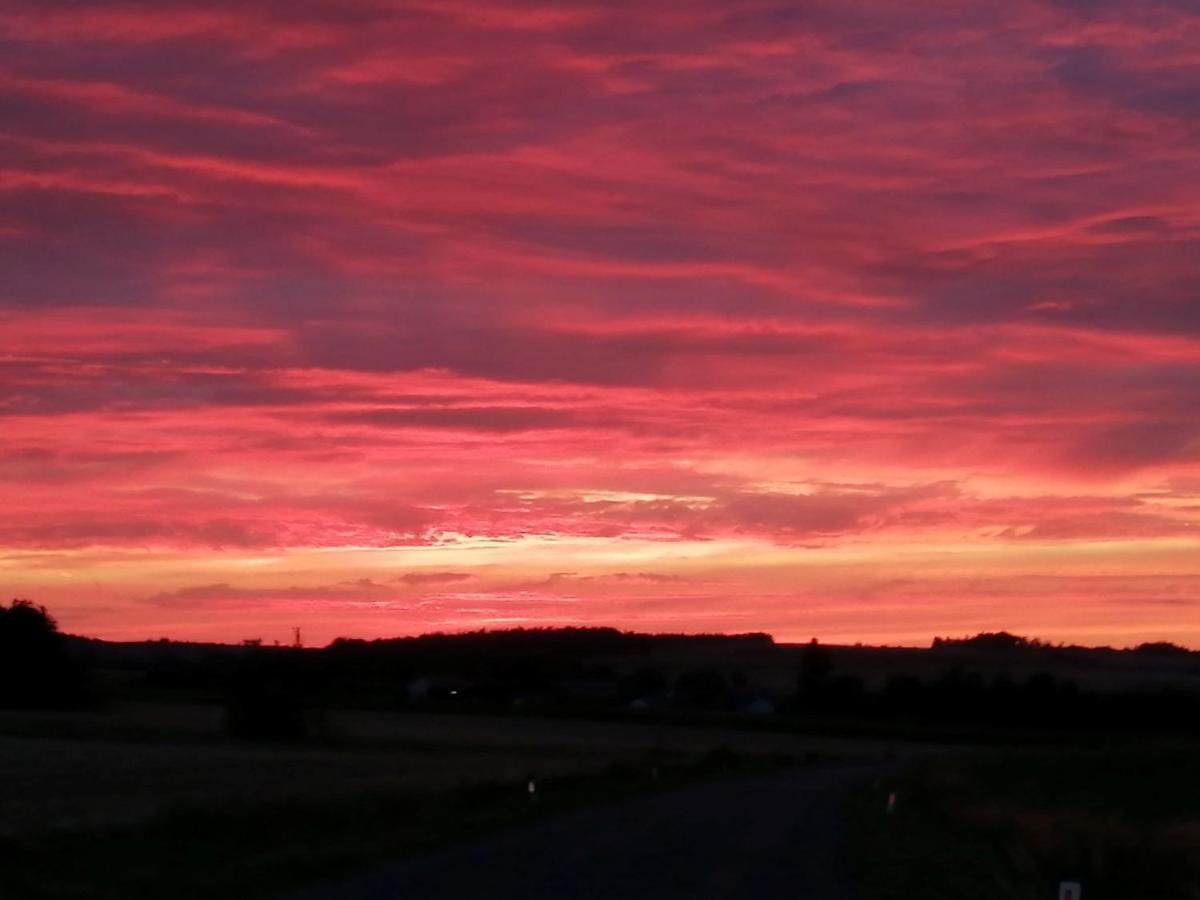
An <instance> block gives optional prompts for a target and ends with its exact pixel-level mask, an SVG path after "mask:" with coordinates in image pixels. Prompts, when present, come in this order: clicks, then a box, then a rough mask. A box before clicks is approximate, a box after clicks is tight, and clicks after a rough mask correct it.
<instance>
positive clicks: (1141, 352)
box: [0, 0, 1200, 646]
mask: <svg viewBox="0 0 1200 900" xmlns="http://www.w3.org/2000/svg"><path fill="white" fill-rule="evenodd" d="M643 6H644V8H638V9H633V8H626V7H621V6H619V5H613V4H599V3H588V2H578V3H576V2H558V3H553V4H538V3H533V2H505V3H492V2H484V0H478V2H476V0H418V2H411V3H403V4H401V3H394V2H383V0H353V2H345V0H339V2H332V0H301V2H293V3H289V4H274V3H242V2H239V3H232V2H221V0H218V2H205V3H199V2H186V0H165V2H163V0H159V2H154V3H151V2H141V0H126V2H103V3H101V2H96V0H74V2H71V3H61V4H56V5H54V6H53V7H47V6H46V5H45V4H35V3H29V2H19V0H18V2H0V60H2V62H0V116H2V117H3V121H4V122H5V128H4V129H3V133H2V134H0V271H2V272H3V273H4V277H3V278H2V279H0V508H3V509H5V510H6V511H7V512H6V514H5V516H4V517H3V518H2V519H0V587H4V588H6V589H9V590H10V592H13V593H23V594H29V595H32V596H34V597H35V598H37V599H40V600H44V602H48V603H52V604H54V603H58V604H59V605H60V606H61V608H62V609H63V610H65V612H64V613H63V615H62V617H63V619H64V621H65V624H67V625H68V626H71V627H77V628H79V629H81V630H87V631H90V632H93V633H103V634H108V635H114V636H142V635H146V634H158V633H160V632H168V633H172V634H177V635H180V636H188V635H194V636H206V637H221V638H225V639H237V638H241V637H245V636H252V635H248V634H246V633H245V632H250V631H261V632H265V633H267V634H278V635H280V636H282V635H285V634H286V633H287V629H288V628H289V627H290V626H292V625H296V624H306V623H312V624H311V628H310V631H312V632H313V633H314V636H317V637H320V638H325V637H332V636H334V635H335V634H339V633H379V634H383V633H389V632H394V631H412V630H422V629H425V628H432V627H469V626H471V625H474V624H493V623H510V622H561V621H589V622H590V621H595V622H612V623H615V624H620V625H626V626H633V627H672V628H676V629H712V628H724V627H730V628H734V627H736V628H739V629H745V628H754V629H761V630H768V631H774V632H776V633H778V634H779V635H780V636H782V637H807V636H808V635H810V634H818V635H821V636H823V637H827V638H830V639H842V640H855V639H860V638H862V639H867V638H870V639H875V640H896V641H913V640H922V639H924V638H926V637H928V636H930V635H932V634H934V633H950V632H955V631H966V630H971V629H974V628H999V627H1005V628H1017V627H1024V628H1025V629H1026V630H1029V631H1031V632H1035V633H1037V634H1039V635H1041V636H1043V637H1048V638H1055V639H1103V640H1113V641H1116V642H1122V641H1129V640H1136V639H1139V638H1141V637H1143V636H1154V637H1166V638H1169V639H1174V640H1179V641H1181V642H1184V643H1191V644H1194V645H1197V646H1200V610H1198V609H1197V608H1196V607H1195V606H1189V605H1188V604H1189V603H1191V602H1192V601H1197V602H1200V595H1198V594H1197V593H1196V592H1195V591H1194V588H1195V587H1196V578H1197V577H1198V576H1200V533H1198V532H1200V525H1198V524H1197V523H1198V522H1200V414H1198V411H1200V296H1198V294H1200V252H1197V245H1198V240H1197V239H1198V237H1200V153H1198V152H1197V150H1196V148H1197V146H1198V143H1197V142H1198V139H1200V130H1198V126H1197V122H1198V121H1200V119H1198V116H1200V101H1198V100H1197V98H1198V97H1200V51H1197V49H1196V48H1197V47H1200V15H1198V14H1197V13H1196V12H1195V10H1194V9H1191V8H1190V6H1189V5H1188V4H1184V3H1178V2H1171V0H1159V2H1149V3H1137V4H1134V3H1121V2H1110V3H1075V2H1066V0H1039V2H1026V0H1022V2H1017V3H1011V4H1001V5H996V4H984V3H967V4H958V5H956V6H955V7H954V8H953V9H952V10H951V9H947V8H943V7H941V6H929V7H927V8H920V9H915V8H912V7H911V5H908V6H897V5H896V4H893V3H887V2H882V0H863V2H860V3H855V4H853V5H852V6H851V7H847V6H846V5H845V4H843V3H806V4H803V6H797V5H796V4H792V3H776V2H771V0H764V2H754V3H746V4H729V3H695V2H689V3H676V2H673V0H664V2H659V3H654V4H649V5H648V6H647V5H643ZM437 573H442V574H443V575H444V574H447V573H453V574H455V575H456V576H461V578H459V579H458V580H454V581H451V580H447V579H444V578H438V577H433V576H434V575H436V574H437ZM638 573H640V575H639V574H638ZM622 575H623V576H624V577H619V576H622ZM635 575H636V577H635ZM426 576H429V577H426ZM560 576H561V577H560ZM398 578H399V579H400V580H397V579H398ZM405 578H408V580H404V579H405ZM1089 579H1099V580H1089ZM889 592H890V593H889ZM1165 599H1169V600H1170V601H1171V602H1164V600H1165ZM301 620H303V621H301Z"/></svg>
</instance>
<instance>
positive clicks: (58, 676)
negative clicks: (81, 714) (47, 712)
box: [0, 600, 89, 708]
mask: <svg viewBox="0 0 1200 900" xmlns="http://www.w3.org/2000/svg"><path fill="white" fill-rule="evenodd" d="M88 699H89V695H88V689H87V678H86V673H85V671H84V668H83V666H82V665H81V664H80V663H79V661H78V660H76V659H73V658H72V656H71V654H70V652H69V651H68V648H67V644H66V641H65V640H64V639H63V636H62V635H61V634H60V633H59V631H58V623H57V622H55V621H54V619H53V617H52V616H51V615H50V614H49V613H48V612H47V611H46V608H45V607H42V606H35V605H34V604H33V603H30V602H29V601H28V600H13V601H12V603H10V604H9V605H8V606H5V605H4V604H2V603H0V706H6V707H22V708H61V707H70V706H81V705H83V704H85V703H86V702H87V701H88Z"/></svg>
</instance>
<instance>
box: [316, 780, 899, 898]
mask: <svg viewBox="0 0 1200 900" xmlns="http://www.w3.org/2000/svg"><path fill="white" fill-rule="evenodd" d="M874 772H875V770H872V769H867V768H866V767H862V766H858V767H854V766H842V767H822V768H808V769H798V770H795V771H791V772H786V773H782V774H772V775H770V776H758V777H752V778H746V779H737V780H731V781H727V782H721V783H714V784H705V785H699V786H695V787H690V788H685V789H682V790H678V791H673V792H671V793H666V794H659V795H656V796H650V797H642V798H637V799H634V800H630V801H628V802H624V803H620V804H615V805H612V806H604V807H598V808H593V809H586V810H582V811H577V812H573V813H569V814H566V815H562V816H557V817H554V818H552V819H547V820H545V821H543V822H540V823H538V824H536V825H533V826H528V827H525V828H522V829H520V830H516V831H511V832H506V833H503V834H499V835H494V836H492V837H489V838H486V839H484V840H481V841H478V842H476V843H473V844H469V845H465V846H460V847H455V848H451V849H447V850H443V851H440V852H438V853H435V854H432V855H429V856H424V857H419V858H415V859H411V860H405V861H402V862H398V863H394V864H391V865H388V866H386V867H384V868H381V869H377V870H375V871H373V872H371V873H368V874H365V875H362V876H359V877H357V878H353V879H351V880H349V881H345V882H340V883H338V884H331V885H324V886H321V887H317V888H314V889H310V890H308V891H306V892H303V893H301V894H298V895H296V900H468V898H469V900H518V898H519V900H642V898H645V900H651V898H653V900H674V898H680V900H682V898H687V900H773V898H781V900H782V898H788V900H849V898H852V897H853V896H854V891H853V889H852V887H851V882H850V879H849V878H848V873H847V872H846V866H845V860H844V858H843V854H844V850H845V848H844V838H845V827H844V823H843V818H844V806H845V802H846V799H847V797H848V795H849V794H850V792H851V790H852V788H853V787H854V785H856V784H858V783H860V782H861V781H862V780H863V779H865V778H867V777H870V776H871V775H872V774H874Z"/></svg>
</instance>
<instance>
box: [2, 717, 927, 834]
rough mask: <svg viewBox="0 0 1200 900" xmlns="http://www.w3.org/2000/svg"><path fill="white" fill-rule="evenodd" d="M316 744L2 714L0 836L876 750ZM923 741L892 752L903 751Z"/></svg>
mask: <svg viewBox="0 0 1200 900" xmlns="http://www.w3.org/2000/svg"><path fill="white" fill-rule="evenodd" d="M328 718H329V730H330V733H331V735H332V738H331V740H330V741H329V742H325V743H315V744H301V745H288V744H269V743H247V742H242V741H233V740H230V739H227V738H225V737H224V736H223V735H222V734H221V729H220V723H221V713H220V709H219V708H218V707H215V706H205V705H191V704H162V703H126V704H119V705H114V706H113V707H111V708H109V709H105V710H98V711H87V712H72V713H46V712H14V711H10V712H4V713H0V779H2V780H3V783H5V784H6V785H8V786H9V787H8V789H6V790H5V791H4V793H3V794H2V795H0V834H15V833H21V832H29V831H37V830H41V829H45V828H54V827H68V828H70V827H97V826H104V825H110V824H116V823H129V822H137V821H141V820H145V819H147V818H150V817H152V816H154V815H155V814H158V813H161V812H164V811H170V810H174V809H180V808H188V809H201V808H218V807H221V806H224V805H228V804H251V805H252V804H260V803H267V802H273V801H284V800H290V799H298V800H318V799H322V798H335V797H340V796H347V795H355V794H360V793H364V792H370V791H392V792H395V791H403V792H434V791H441V790H446V789H450V788H454V787H457V786H461V785H470V784H488V783H497V782H516V781H520V780H521V779H523V778H525V777H526V775H527V774H529V773H536V774H537V775H538V776H539V777H544V776H549V775H567V774H583V773H594V772H597V771H600V770H602V769H604V768H605V767H607V766H610V765H612V764H615V763H636V762H640V761H644V760H647V759H650V758H654V759H658V760H662V761H685V760H688V759H694V758H696V757H699V756H701V755H703V754H704V753H706V752H709V751H712V750H714V749H716V748H727V749H730V750H733V751H736V752H738V753H742V754H757V755H768V754H782V755H791V756H795V757H797V758H802V757H812V756H814V755H820V756H825V757H832V756H837V757H846V758H865V759H871V758H878V757H879V756H880V755H881V754H882V753H883V752H884V746H883V745H881V744H879V743H877V742H872V741H860V740H851V739H841V738H827V737H808V736H802V735H793V734H781V733H755V732H740V731H736V730H733V729H712V730H709V729H701V728H688V727H682V726H664V725H650V724H646V725H640V724H633V723H604V722H578V721H565V720H547V719H532V718H531V719H524V718H516V717H500V716H462V715H458V716H456V715H435V714H418V713H385V712H361V711H335V712H331V713H330V714H329V716H328ZM923 749H926V748H919V747H913V748H905V747H901V748H900V752H901V753H902V754H903V753H904V752H906V751H907V752H918V751H920V750H923Z"/></svg>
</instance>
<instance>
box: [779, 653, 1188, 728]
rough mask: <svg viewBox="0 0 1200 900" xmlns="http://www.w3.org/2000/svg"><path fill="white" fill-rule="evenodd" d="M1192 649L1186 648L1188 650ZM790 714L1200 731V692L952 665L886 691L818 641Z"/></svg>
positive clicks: (901, 679)
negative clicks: (1091, 687)
mask: <svg viewBox="0 0 1200 900" xmlns="http://www.w3.org/2000/svg"><path fill="white" fill-rule="evenodd" d="M980 637H981V638H983V640H982V641H979V642H976V643H974V646H976V647H980V646H982V647H985V648H989V649H1007V650H1020V649H1028V648H1033V647H1038V646H1044V645H1040V644H1036V643H1035V642H1028V641H1025V640H1024V639H1017V640H1009V638H1012V637H1013V636H1011V635H1003V634H1001V635H981V636H980ZM1184 652H1188V651H1184ZM790 708H791V710H792V711H793V712H795V713H798V714H800V715H819V716H825V717H844V718H853V719H857V720H884V721H889V720H890V721H905V722H922V723H930V724H939V725H972V726H979V727H996V728H1018V729H1021V728H1024V729H1053V730H1064V731H1072V730H1094V731H1102V732H1105V733H1131V734H1133V733H1142V734H1154V733H1159V734H1186V735H1198V734H1200V693H1197V692H1196V691H1189V690H1186V689H1182V688H1174V687H1162V688H1144V689H1133V690H1124V691H1115V692H1104V693H1097V692H1087V691H1084V690H1083V689H1081V688H1080V686H1079V685H1078V684H1077V683H1076V682H1074V681H1073V680H1070V679H1067V678H1062V677H1059V676H1056V675H1054V674H1052V673H1050V672H1045V671H1041V672H1035V673H1033V674H1031V675H1029V676H1027V677H1025V678H1024V679H1022V680H1014V679H1013V678H1011V677H1009V676H1006V675H995V676H990V677H989V676H985V675H983V674H982V673H979V672H973V671H970V670H969V669H966V668H963V667H961V666H953V667H950V668H948V669H946V670H945V671H943V672H942V673H941V674H940V675H937V676H936V677H933V678H925V679H922V678H918V677H916V676H914V675H893V676H892V677H890V678H888V679H887V681H886V682H885V684H884V685H883V687H882V688H881V689H878V690H873V691H872V690H868V689H867V688H866V685H865V683H864V682H863V680H862V679H861V678H858V677H857V676H854V675H838V674H837V673H836V670H835V666H834V656H833V655H832V653H831V651H830V650H828V649H827V648H824V647H821V646H820V645H818V644H817V643H816V642H815V641H814V642H813V643H812V644H810V645H809V646H808V647H806V648H805V650H804V653H803V654H802V658H801V664H800V672H799V677H798V680H797V690H796V695H795V698H794V702H793V703H792V704H791V707H790Z"/></svg>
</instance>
